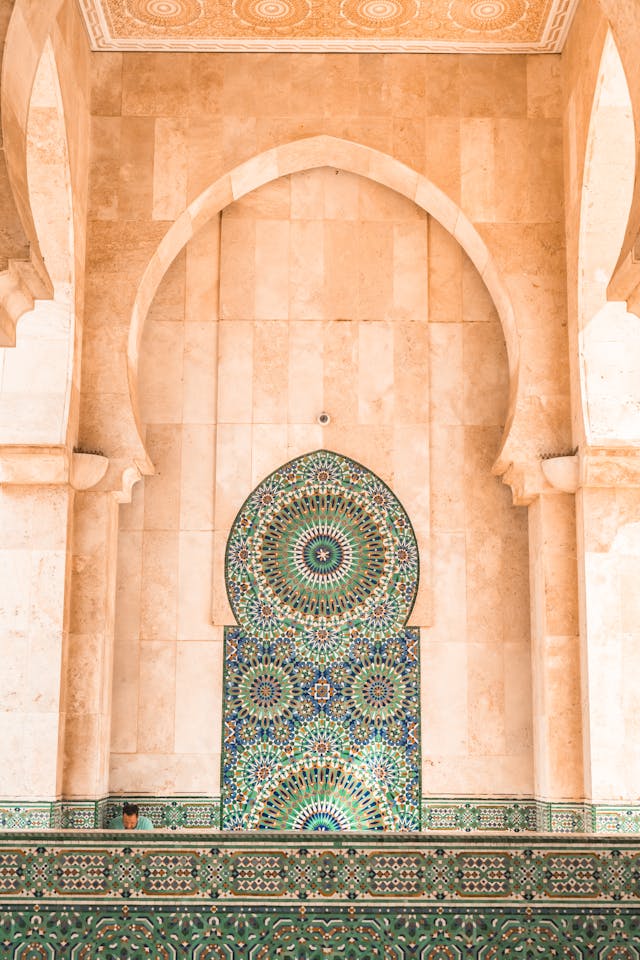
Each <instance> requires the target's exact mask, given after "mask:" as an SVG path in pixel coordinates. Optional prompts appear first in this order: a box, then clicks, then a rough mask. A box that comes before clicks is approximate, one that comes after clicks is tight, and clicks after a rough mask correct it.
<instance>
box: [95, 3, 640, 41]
mask: <svg viewBox="0 0 640 960" xmlns="http://www.w3.org/2000/svg"><path fill="white" fill-rule="evenodd" d="M634 2H635V0H634ZM78 3H79V5H80V9H81V10H82V13H83V16H84V20H85V23H86V26H87V32H88V34H89V39H90V43H91V48H92V49H93V50H141V51H142V50H186V51H189V50H193V51H198V50H209V51H214V52H215V51H238V52H254V51H259V50H264V51H271V52H274V53H278V52H282V53H284V52H300V53H314V52H318V53H370V52H371V53H384V52H389V53H559V52H560V51H561V50H562V48H563V46H564V42H565V39H566V36H567V33H568V31H569V26H570V24H571V20H572V17H573V14H574V12H575V9H576V7H577V4H578V0H225V2H221V0H78Z"/></svg>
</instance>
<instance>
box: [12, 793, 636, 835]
mask: <svg viewBox="0 0 640 960" xmlns="http://www.w3.org/2000/svg"><path fill="white" fill-rule="evenodd" d="M125 800H128V801H129V802H131V803H137V804H138V806H139V807H140V812H141V813H142V814H143V815H144V816H146V817H149V819H150V820H151V821H152V823H153V825H154V827H155V828H156V829H160V830H182V829H194V828H195V829H197V828H212V829H216V828H218V827H220V823H221V821H220V798H219V797H201V796H197V797H187V796H183V797H176V796H168V797H149V796H148V795H144V796H141V797H138V796H133V795H127V796H126V797H125V796H111V797H108V798H105V799H103V800H63V801H56V802H54V803H46V802H44V801H42V802H36V801H31V802H29V801H2V802H0V830H11V831H20V830H43V829H47V828H51V829H53V830H60V829H65V830H69V829H73V830H93V829H96V828H97V829H100V828H102V827H106V826H107V824H108V823H109V821H110V820H112V819H113V817H115V816H117V814H118V813H120V812H121V810H122V804H123V803H124V801H125ZM422 829H423V830H430V831H462V832H466V833H469V832H473V833H482V832H484V831H486V832H501V833H521V832H523V831H527V832H531V831H538V832H540V833H586V834H596V833H616V834H640V804H637V803H636V804H606V805H605V804H602V805H600V804H597V805H591V804H588V803H585V804H577V803H548V802H544V801H541V800H495V799H490V798H478V799H474V800H468V799H460V798H455V797H447V798H446V799H443V798H438V797H428V798H423V800H422Z"/></svg>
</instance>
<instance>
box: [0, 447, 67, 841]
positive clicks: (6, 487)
mask: <svg viewBox="0 0 640 960" xmlns="http://www.w3.org/2000/svg"><path fill="white" fill-rule="evenodd" d="M68 477H69V462H68V456H67V451H66V450H65V449H64V448H63V447H51V448H44V447H39V448H33V447H31V448H29V447H8V446H5V447H2V448H0V530H1V531H2V540H1V543H0V650H1V652H2V669H1V670H0V769H1V770H2V779H1V784H2V786H1V787H0V789H1V791H2V793H1V796H2V798H3V799H5V800H12V801H28V802H32V801H47V802H51V801H55V800H56V799H57V798H58V797H59V795H60V790H61V775H62V742H63V737H64V684H63V677H64V664H65V659H66V654H67V638H68V616H67V606H66V599H67V596H68V585H69V581H70V567H71V564H70V539H71V537H70V523H71V516H72V510H73V501H74V491H73V489H72V487H71V486H70V485H69V483H68ZM19 806H20V805H19V804H16V805H14V807H13V809H14V812H15V811H16V810H17V809H18V808H19ZM30 809H31V808H29V807H28V806H27V807H26V808H25V809H24V810H23V811H22V812H20V813H17V814H16V817H13V815H12V817H13V819H12V818H10V821H11V822H9V821H8V820H6V818H5V819H3V820H2V823H3V825H5V826H32V825H42V826H48V825H49V822H48V817H49V810H48V809H46V810H45V809H44V807H43V809H42V810H41V811H40V812H41V813H42V817H39V818H38V819H37V824H36V822H35V821H33V822H32V821H31V820H30V813H29V811H30ZM16 818H17V819H16ZM45 820H46V822H44V821H45Z"/></svg>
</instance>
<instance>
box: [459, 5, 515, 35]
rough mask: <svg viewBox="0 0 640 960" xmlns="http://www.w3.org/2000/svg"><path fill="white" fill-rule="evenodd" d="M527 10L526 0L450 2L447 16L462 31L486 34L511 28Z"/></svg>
mask: <svg viewBox="0 0 640 960" xmlns="http://www.w3.org/2000/svg"><path fill="white" fill-rule="evenodd" d="M528 9H529V4H528V3H527V0H475V2H473V3H469V0H451V3H450V5H449V16H450V18H451V20H453V22H454V23H455V24H457V25H458V26H459V27H462V28H463V29H466V30H481V31H483V32H488V31H498V30H507V29H508V28H509V27H513V26H514V25H515V24H516V23H519V22H520V21H521V20H522V18H523V17H524V16H526V14H527V11H528Z"/></svg>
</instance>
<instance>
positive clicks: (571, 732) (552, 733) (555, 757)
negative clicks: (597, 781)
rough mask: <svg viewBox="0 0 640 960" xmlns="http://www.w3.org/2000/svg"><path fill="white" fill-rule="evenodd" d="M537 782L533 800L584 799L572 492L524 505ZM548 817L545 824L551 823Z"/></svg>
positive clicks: (557, 493) (541, 495)
mask: <svg viewBox="0 0 640 960" xmlns="http://www.w3.org/2000/svg"><path fill="white" fill-rule="evenodd" d="M529 556H530V577H531V666H532V683H533V748H534V784H535V788H534V789H535V796H536V799H537V800H541V801H544V802H546V803H549V804H553V803H554V802H558V801H566V800H573V801H575V800H578V801H581V800H582V797H583V765H582V721H581V700H580V637H579V631H578V578H577V562H576V523H575V497H574V496H573V495H572V494H570V493H561V492H556V493H553V492H552V493H550V494H547V493H544V494H540V495H539V496H538V497H536V499H535V500H533V502H532V503H531V505H530V506H529ZM552 822H553V821H552V820H551V821H549V822H548V824H547V825H548V826H549V827H550V826H552Z"/></svg>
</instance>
